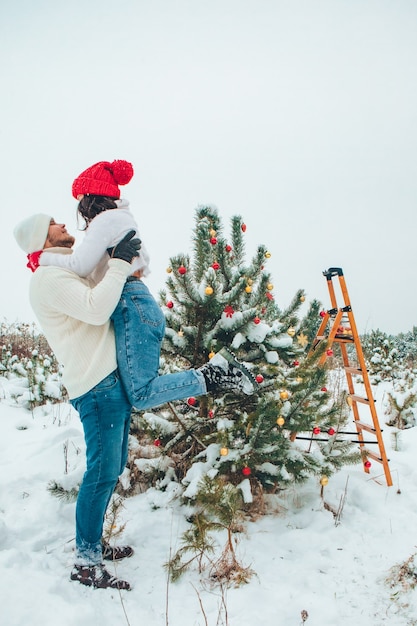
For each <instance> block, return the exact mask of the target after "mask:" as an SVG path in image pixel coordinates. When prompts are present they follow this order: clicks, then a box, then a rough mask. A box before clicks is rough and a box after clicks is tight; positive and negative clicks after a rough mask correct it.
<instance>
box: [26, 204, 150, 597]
mask: <svg viewBox="0 0 417 626" xmlns="http://www.w3.org/2000/svg"><path fill="white" fill-rule="evenodd" d="M14 234H15V238H16V240H17V242H18V244H19V245H20V247H21V248H22V249H23V250H24V251H25V252H27V253H34V252H35V251H39V252H40V251H41V250H43V249H45V250H46V249H47V250H48V251H53V250H54V248H55V249H57V250H59V252H60V253H62V252H63V249H66V250H67V251H68V253H70V252H71V248H72V246H73V244H74V237H72V236H71V235H70V234H69V233H68V232H67V230H66V228H65V224H57V223H56V222H55V221H54V220H53V218H51V216H49V215H45V214H38V215H34V216H33V217H30V218H28V219H26V220H24V221H23V222H21V223H20V224H19V225H18V226H17V227H16V229H15V232H14ZM133 234H134V233H133V232H132V233H130V234H129V235H127V236H126V237H125V238H124V239H123V240H122V242H120V244H119V245H118V246H116V247H115V249H114V250H113V254H112V258H111V259H109V263H108V271H107V273H106V275H105V276H104V278H103V280H102V281H101V282H100V283H99V284H98V285H96V286H94V285H92V284H90V283H89V281H88V280H87V279H82V278H80V277H79V276H77V275H76V274H74V273H73V272H70V271H68V270H62V269H59V268H57V267H45V268H43V267H40V268H39V269H37V271H36V272H35V273H34V274H33V275H32V280H31V284H30V302H31V305H32V307H33V310H34V311H35V313H36V316H37V318H38V320H39V323H40V325H41V327H42V329H43V332H44V333H45V336H46V338H47V340H48V343H49V345H50V347H51V349H52V350H53V352H54V354H55V356H56V357H57V359H58V361H59V362H60V363H61V364H62V365H63V366H64V374H63V382H64V384H65V387H66V389H67V391H68V394H69V397H70V399H71V404H72V405H73V406H74V407H75V409H76V410H77V411H78V413H79V415H80V419H81V422H82V425H83V429H84V436H85V442H86V465H87V469H86V472H85V474H84V477H83V481H82V484H81V486H80V491H79V494H78V498H77V505H76V538H75V544H76V557H75V565H74V569H73V570H72V572H71V580H78V581H79V582H81V583H82V584H84V585H89V586H94V587H100V588H107V587H111V588H117V589H126V590H128V589H130V585H129V583H128V582H127V581H124V580H120V579H118V578H115V577H114V576H111V575H110V574H109V572H108V571H107V570H106V568H105V567H104V565H103V558H104V559H109V560H112V559H119V558H123V557H126V556H127V557H129V556H132V554H133V550H132V548H130V547H129V546H126V547H119V548H111V547H110V546H108V545H106V546H104V545H103V544H102V530H103V522H104V516H105V512H106V509H107V506H108V504H109V501H110V498H111V496H112V494H113V491H114V488H115V486H116V483H117V480H118V477H119V475H120V474H121V473H122V471H123V469H124V468H125V465H126V461H127V444H128V433H129V424H130V412H131V406H130V403H129V401H128V399H127V397H126V394H125V391H124V388H123V386H122V384H121V381H120V380H119V376H118V372H117V364H116V351H115V341H114V333H113V328H112V326H111V324H110V322H109V318H110V315H111V313H112V312H113V310H114V308H115V306H116V304H117V302H118V300H119V298H120V294H121V292H122V289H123V286H124V284H125V280H126V278H127V276H128V275H129V274H130V272H131V266H130V262H131V261H132V260H133V258H134V257H136V256H137V255H138V249H139V247H140V242H139V240H138V239H133V240H132V239H131V237H132V236H133Z"/></svg>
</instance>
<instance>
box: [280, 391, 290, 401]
mask: <svg viewBox="0 0 417 626" xmlns="http://www.w3.org/2000/svg"><path fill="white" fill-rule="evenodd" d="M288 396H289V393H288V391H287V390H286V389H283V390H282V391H280V392H279V397H280V398H281V400H287V399H288Z"/></svg>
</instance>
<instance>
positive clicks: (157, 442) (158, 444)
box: [153, 439, 161, 447]
mask: <svg viewBox="0 0 417 626" xmlns="http://www.w3.org/2000/svg"><path fill="white" fill-rule="evenodd" d="M153 445H154V446H157V447H159V446H160V445H161V440H160V439H155V441H154V442H153Z"/></svg>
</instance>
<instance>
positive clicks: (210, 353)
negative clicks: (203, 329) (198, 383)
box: [208, 351, 216, 359]
mask: <svg viewBox="0 0 417 626" xmlns="http://www.w3.org/2000/svg"><path fill="white" fill-rule="evenodd" d="M215 354H216V353H215V352H213V351H212V352H209V355H208V358H209V359H212V358H213V357H214V355H215Z"/></svg>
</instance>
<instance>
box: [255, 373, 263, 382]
mask: <svg viewBox="0 0 417 626" xmlns="http://www.w3.org/2000/svg"><path fill="white" fill-rule="evenodd" d="M255 380H256V382H257V383H259V384H260V383H263V382H264V377H263V376H262V374H258V375H257V376H256V378H255Z"/></svg>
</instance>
